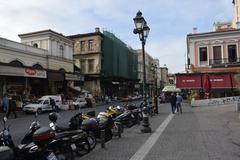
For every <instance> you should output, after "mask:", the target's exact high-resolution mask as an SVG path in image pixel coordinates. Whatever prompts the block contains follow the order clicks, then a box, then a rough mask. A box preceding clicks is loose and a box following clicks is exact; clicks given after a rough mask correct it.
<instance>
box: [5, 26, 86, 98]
mask: <svg viewBox="0 0 240 160" xmlns="http://www.w3.org/2000/svg"><path fill="white" fill-rule="evenodd" d="M19 37H20V38H21V42H22V43H18V42H14V41H11V40H8V39H4V38H0V97H2V96H3V94H4V93H6V92H8V93H9V94H20V95H23V94H24V95H29V94H33V95H36V96H41V95H44V94H60V93H65V94H66V92H67V91H66V88H67V86H68V83H71V81H74V80H80V79H81V78H82V77H80V75H76V74H75V73H73V57H72V56H73V41H72V40H71V39H68V38H67V37H65V36H64V35H62V34H60V33H57V32H55V31H52V30H43V31H37V32H31V33H25V34H20V35H19ZM81 80H82V79H81Z"/></svg>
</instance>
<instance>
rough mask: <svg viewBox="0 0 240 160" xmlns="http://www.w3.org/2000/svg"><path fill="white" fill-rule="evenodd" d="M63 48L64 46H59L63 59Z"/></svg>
mask: <svg viewBox="0 0 240 160" xmlns="http://www.w3.org/2000/svg"><path fill="white" fill-rule="evenodd" d="M63 51H64V50H63V46H62V45H60V46H59V55H60V56H61V57H63Z"/></svg>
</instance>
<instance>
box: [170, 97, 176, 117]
mask: <svg viewBox="0 0 240 160" xmlns="http://www.w3.org/2000/svg"><path fill="white" fill-rule="evenodd" d="M176 101H177V98H176V95H175V94H174V93H172V94H171V97H170V103H171V107H172V113H173V114H174V113H175V110H176Z"/></svg>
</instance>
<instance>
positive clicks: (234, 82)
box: [231, 74, 237, 88]
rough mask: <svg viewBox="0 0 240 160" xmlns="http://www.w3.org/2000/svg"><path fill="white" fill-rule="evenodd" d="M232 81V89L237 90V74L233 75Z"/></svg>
mask: <svg viewBox="0 0 240 160" xmlns="http://www.w3.org/2000/svg"><path fill="white" fill-rule="evenodd" d="M231 79H232V87H233V88H237V82H236V80H235V74H231Z"/></svg>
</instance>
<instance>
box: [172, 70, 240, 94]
mask: <svg viewBox="0 0 240 160" xmlns="http://www.w3.org/2000/svg"><path fill="white" fill-rule="evenodd" d="M206 75H207V76H206ZM234 75H235V73H207V74H203V73H198V74H176V86H177V88H180V89H185V90H188V91H191V93H193V92H195V93H197V94H198V95H199V97H200V98H203V97H204V94H205V93H204V92H206V90H209V93H210V95H211V97H214V98H216V97H226V96H234V95H236V94H238V91H237V90H236V82H235V79H234ZM206 77H207V78H206Z"/></svg>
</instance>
